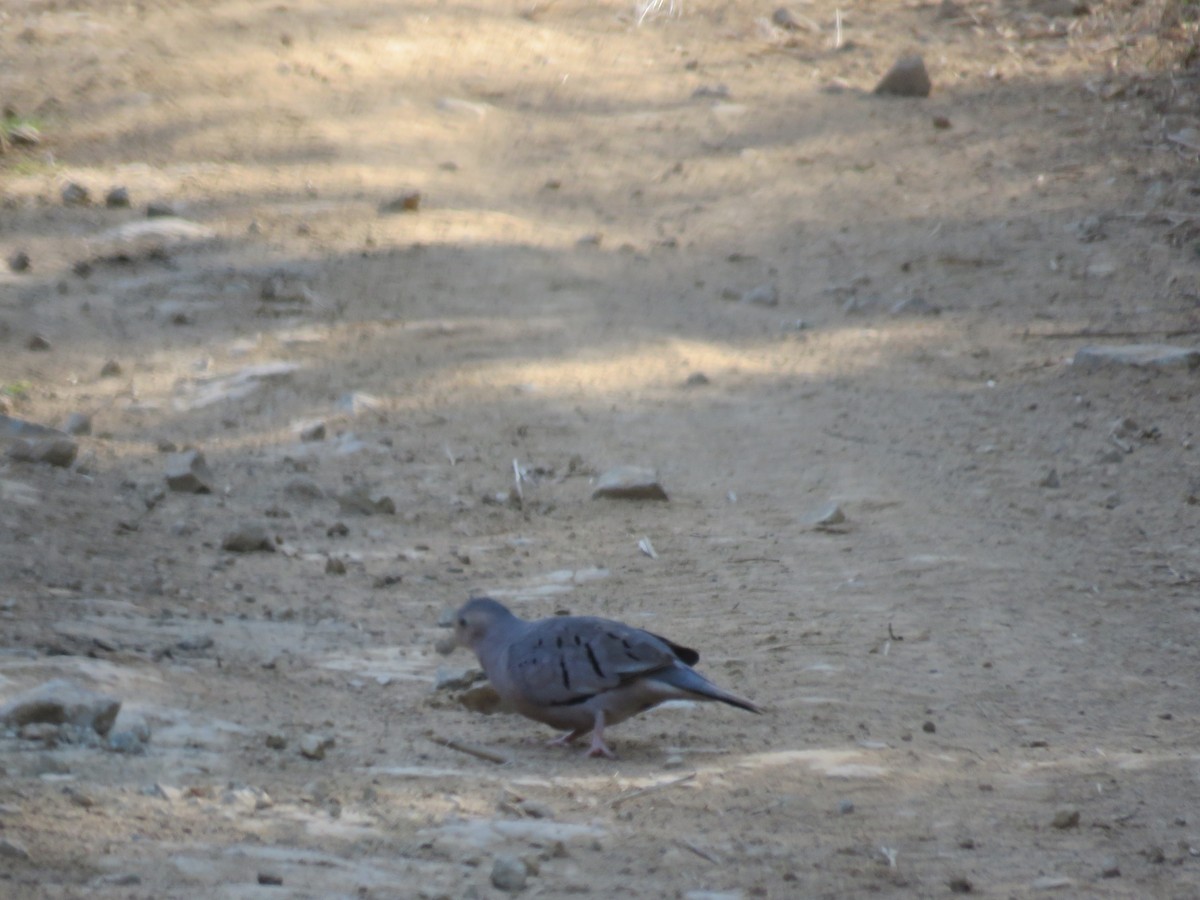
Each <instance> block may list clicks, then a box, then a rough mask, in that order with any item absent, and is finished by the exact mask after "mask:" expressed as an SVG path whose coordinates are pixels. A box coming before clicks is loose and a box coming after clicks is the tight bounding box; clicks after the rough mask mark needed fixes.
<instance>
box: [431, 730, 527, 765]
mask: <svg viewBox="0 0 1200 900" xmlns="http://www.w3.org/2000/svg"><path fill="white" fill-rule="evenodd" d="M425 736H426V737H427V738H429V740H431V741H433V742H434V743H435V744H439V745H441V746H443V747H449V748H450V749H451V750H457V751H458V752H459V753H465V754H467V755H468V756H474V757H475V758H476V759H483V760H487V761H488V762H493V763H496V764H497V765H501V766H504V765H508V763H509V762H510V761H511V760H509V758H508V757H507V756H501V755H500V754H499V753H496V752H495V751H493V750H487V749H485V748H483V747H476V746H475V745H473V744H463V743H461V742H459V741H454V740H451V739H450V738H444V737H439V736H438V735H436V734H433V733H432V732H430V733H429V734H427V735H425Z"/></svg>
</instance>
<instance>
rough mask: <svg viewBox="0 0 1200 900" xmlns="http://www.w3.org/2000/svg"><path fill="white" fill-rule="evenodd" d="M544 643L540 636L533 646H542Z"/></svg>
mask: <svg viewBox="0 0 1200 900" xmlns="http://www.w3.org/2000/svg"><path fill="white" fill-rule="evenodd" d="M542 643H543V642H542V639H541V638H538V642H537V643H536V644H534V645H533V646H535V647H540V646H542Z"/></svg>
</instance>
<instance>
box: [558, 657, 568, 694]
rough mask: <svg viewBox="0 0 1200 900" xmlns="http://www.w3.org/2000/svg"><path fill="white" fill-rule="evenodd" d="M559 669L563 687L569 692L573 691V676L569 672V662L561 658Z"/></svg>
mask: <svg viewBox="0 0 1200 900" xmlns="http://www.w3.org/2000/svg"><path fill="white" fill-rule="evenodd" d="M558 668H559V671H561V672H562V679H563V687H564V688H565V689H566V690H568V691H569V690H570V689H571V676H570V674H569V673H568V672H567V661H566V660H565V659H562V658H561V657H560V658H559V660H558Z"/></svg>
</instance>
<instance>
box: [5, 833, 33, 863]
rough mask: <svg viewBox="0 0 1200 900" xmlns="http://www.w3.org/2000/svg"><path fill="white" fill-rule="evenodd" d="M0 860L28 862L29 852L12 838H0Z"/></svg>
mask: <svg viewBox="0 0 1200 900" xmlns="http://www.w3.org/2000/svg"><path fill="white" fill-rule="evenodd" d="M0 859H18V860H23V861H24V860H28V859H29V851H28V850H26V849H25V845H24V844H22V843H21V842H20V841H18V840H15V839H14V838H0Z"/></svg>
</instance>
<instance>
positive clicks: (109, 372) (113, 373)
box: [100, 359, 121, 378]
mask: <svg viewBox="0 0 1200 900" xmlns="http://www.w3.org/2000/svg"><path fill="white" fill-rule="evenodd" d="M120 374H121V364H120V363H119V362H117V361H116V360H115V359H110V360H109V361H108V362H106V363H105V364H104V365H102V366H101V367H100V377H101V378H116V377H117V376H118V375H120Z"/></svg>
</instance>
